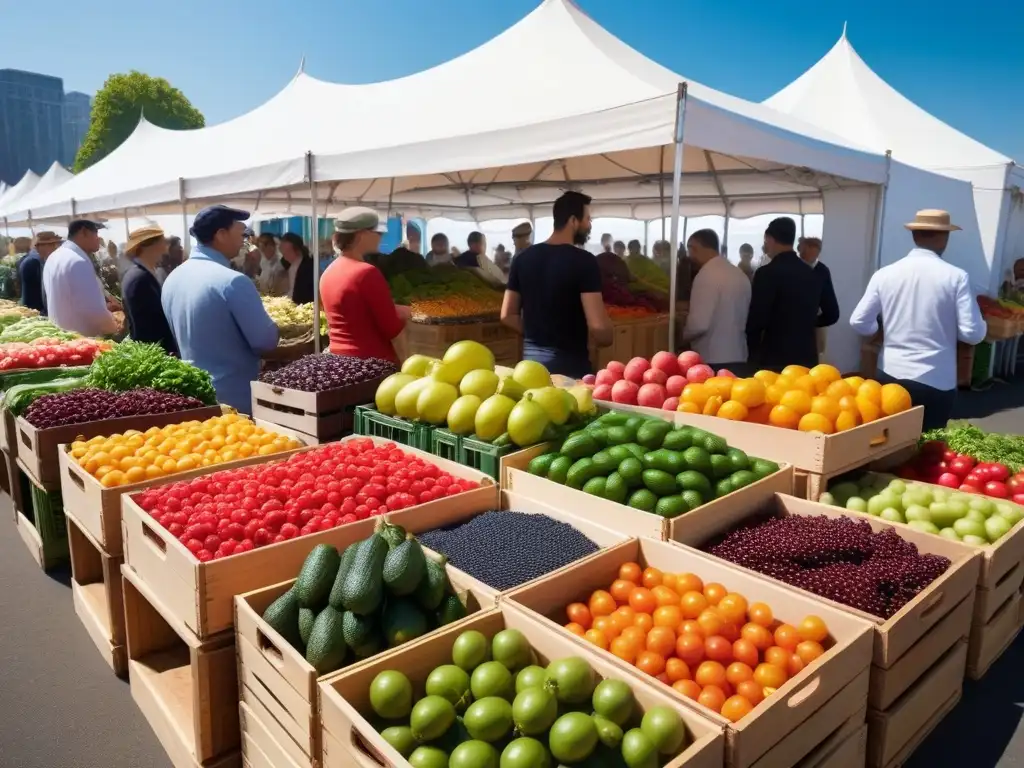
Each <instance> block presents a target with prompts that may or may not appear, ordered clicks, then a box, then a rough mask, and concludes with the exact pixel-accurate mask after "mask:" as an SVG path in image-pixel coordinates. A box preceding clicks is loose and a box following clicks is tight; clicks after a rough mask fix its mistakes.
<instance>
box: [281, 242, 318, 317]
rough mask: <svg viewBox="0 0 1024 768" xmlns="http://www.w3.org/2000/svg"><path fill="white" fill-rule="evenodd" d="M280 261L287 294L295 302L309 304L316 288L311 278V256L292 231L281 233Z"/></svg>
mask: <svg viewBox="0 0 1024 768" xmlns="http://www.w3.org/2000/svg"><path fill="white" fill-rule="evenodd" d="M280 249H281V262H282V263H283V265H284V269H285V275H286V276H287V278H288V292H287V294H286V295H287V296H288V297H289V298H290V299H291V300H292V301H293V302H295V303H296V304H309V303H310V302H312V301H313V291H314V290H315V289H316V287H315V285H314V282H315V281H314V280H313V257H312V256H310V255H309V248H307V247H306V244H305V243H304V242H303V241H302V238H301V237H299V236H298V235H297V234H295V233H294V232H286V233H285V234H283V235H281V244H280Z"/></svg>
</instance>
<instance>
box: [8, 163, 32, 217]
mask: <svg viewBox="0 0 1024 768" xmlns="http://www.w3.org/2000/svg"><path fill="white" fill-rule="evenodd" d="M38 183H39V175H38V174H36V173H35V172H33V171H31V170H29V171H25V175H24V176H22V177H21V179H20V180H19V181H18V183H17V184H15V185H14V186H13V187H8V188H7V191H6V192H4V193H3V195H0V218H3V212H4V211H5V210H7V209H9V208H11V207H12V206H14V205H16V203H17V201H18V200H20V199H22V198H24V197H25V196H27V195H28V194H29V193H30V192H31V191H32V190H33V189H35V186H36V184H38Z"/></svg>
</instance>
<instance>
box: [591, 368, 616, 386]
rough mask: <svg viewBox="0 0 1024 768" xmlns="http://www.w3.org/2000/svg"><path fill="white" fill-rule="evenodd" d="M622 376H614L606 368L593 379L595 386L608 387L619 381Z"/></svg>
mask: <svg viewBox="0 0 1024 768" xmlns="http://www.w3.org/2000/svg"><path fill="white" fill-rule="evenodd" d="M621 378H622V376H621V374H620V375H616V374H615V373H614V372H612V371H609V370H608V369H607V368H604V369H603V370H600V371H598V372H597V376H595V377H594V383H595V384H607V385H608V386H609V387H610V386H611V385H612V384H614V383H615V382H616V381H618V380H619V379H621Z"/></svg>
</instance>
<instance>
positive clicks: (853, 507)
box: [846, 496, 868, 512]
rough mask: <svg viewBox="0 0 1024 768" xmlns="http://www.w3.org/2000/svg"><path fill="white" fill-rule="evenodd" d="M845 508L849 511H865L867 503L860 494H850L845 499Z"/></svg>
mask: <svg viewBox="0 0 1024 768" xmlns="http://www.w3.org/2000/svg"><path fill="white" fill-rule="evenodd" d="M846 508H847V509H848V510H850V511H851V512H867V511H868V503H867V502H866V501H864V499H862V498H861V497H860V496H851V497H850V498H848V499H847V500H846Z"/></svg>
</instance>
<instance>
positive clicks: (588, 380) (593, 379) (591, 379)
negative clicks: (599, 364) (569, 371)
mask: <svg viewBox="0 0 1024 768" xmlns="http://www.w3.org/2000/svg"><path fill="white" fill-rule="evenodd" d="M583 383H584V384H589V385H591V386H593V385H594V384H596V383H597V376H595V375H594V374H592V373H588V374H587V375H586V376H584V377H583Z"/></svg>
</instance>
